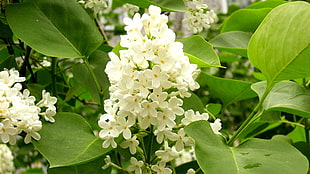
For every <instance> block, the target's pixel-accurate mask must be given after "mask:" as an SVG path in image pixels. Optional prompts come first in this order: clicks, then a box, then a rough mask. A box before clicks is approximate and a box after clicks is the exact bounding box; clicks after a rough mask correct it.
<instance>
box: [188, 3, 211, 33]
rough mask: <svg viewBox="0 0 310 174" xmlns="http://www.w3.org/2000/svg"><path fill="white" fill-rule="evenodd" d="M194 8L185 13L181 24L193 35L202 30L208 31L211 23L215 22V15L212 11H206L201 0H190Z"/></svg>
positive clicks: (205, 6) (205, 5)
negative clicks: (186, 26)
mask: <svg viewBox="0 0 310 174" xmlns="http://www.w3.org/2000/svg"><path fill="white" fill-rule="evenodd" d="M189 2H192V3H193V5H194V6H195V7H194V8H189V9H188V10H189V11H188V12H186V13H185V18H184V19H183V23H184V24H187V25H188V29H189V30H190V31H192V32H193V33H199V32H201V31H202V30H203V29H209V28H210V27H211V24H212V23H215V22H216V21H217V15H216V13H215V12H214V11H213V10H209V9H208V5H207V4H204V3H203V0H192V1H189Z"/></svg>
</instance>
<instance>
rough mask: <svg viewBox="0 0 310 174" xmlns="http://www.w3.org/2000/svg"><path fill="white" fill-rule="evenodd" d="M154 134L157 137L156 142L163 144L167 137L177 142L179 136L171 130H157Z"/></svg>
mask: <svg viewBox="0 0 310 174" xmlns="http://www.w3.org/2000/svg"><path fill="white" fill-rule="evenodd" d="M154 134H155V135H156V141H157V142H158V143H159V144H161V143H162V142H163V140H164V138H165V137H167V138H168V139H170V140H173V141H174V140H175V139H176V137H177V134H175V133H173V132H172V129H171V128H164V129H163V130H159V129H157V130H155V131H154Z"/></svg>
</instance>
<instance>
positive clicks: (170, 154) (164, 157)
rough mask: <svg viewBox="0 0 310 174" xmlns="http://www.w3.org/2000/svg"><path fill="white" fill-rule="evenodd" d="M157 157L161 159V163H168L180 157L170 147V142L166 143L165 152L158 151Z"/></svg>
mask: <svg viewBox="0 0 310 174" xmlns="http://www.w3.org/2000/svg"><path fill="white" fill-rule="evenodd" d="M155 155H156V156H158V157H160V158H161V161H164V162H168V161H170V160H172V159H174V158H176V157H178V152H177V151H176V150H175V149H174V148H171V147H169V145H168V142H167V141H165V142H164V150H157V151H156V152H155Z"/></svg>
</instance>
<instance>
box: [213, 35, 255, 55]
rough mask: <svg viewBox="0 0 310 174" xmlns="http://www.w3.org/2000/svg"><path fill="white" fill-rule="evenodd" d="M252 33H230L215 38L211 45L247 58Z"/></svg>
mask: <svg viewBox="0 0 310 174" xmlns="http://www.w3.org/2000/svg"><path fill="white" fill-rule="evenodd" d="M250 38H251V34H250V33H246V32H242V31H230V32H226V33H222V34H219V35H217V36H215V37H214V38H213V39H212V40H210V43H211V44H212V45H213V46H214V47H215V48H218V49H221V50H225V51H228V52H232V53H235V54H238V55H241V56H243V57H247V49H248V44H249V41H250Z"/></svg>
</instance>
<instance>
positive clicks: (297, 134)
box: [287, 126, 310, 143]
mask: <svg viewBox="0 0 310 174" xmlns="http://www.w3.org/2000/svg"><path fill="white" fill-rule="evenodd" d="M309 133H310V131H309ZM287 136H288V137H290V138H291V139H292V140H293V142H294V143H296V142H299V141H304V142H306V136H305V128H304V127H301V126H296V127H295V128H294V130H293V131H292V132H290V133H289V134H288V135H287Z"/></svg>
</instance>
